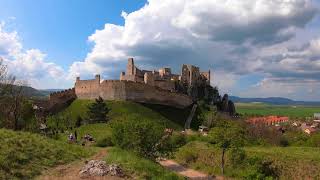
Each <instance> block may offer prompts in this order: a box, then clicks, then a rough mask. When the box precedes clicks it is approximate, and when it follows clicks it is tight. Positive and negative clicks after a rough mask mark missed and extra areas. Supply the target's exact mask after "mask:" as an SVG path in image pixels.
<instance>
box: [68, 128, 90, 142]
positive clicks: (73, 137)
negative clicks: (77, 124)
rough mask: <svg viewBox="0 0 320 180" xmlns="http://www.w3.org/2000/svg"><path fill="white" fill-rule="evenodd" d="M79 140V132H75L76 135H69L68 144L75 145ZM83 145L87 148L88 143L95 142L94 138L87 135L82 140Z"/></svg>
mask: <svg viewBox="0 0 320 180" xmlns="http://www.w3.org/2000/svg"><path fill="white" fill-rule="evenodd" d="M77 140H78V135H77V131H74V134H72V133H71V134H69V136H68V142H69V143H75V142H77ZM81 140H82V143H81V144H82V145H83V146H85V144H86V142H94V139H93V137H92V136H91V135H90V134H85V135H84V136H83V137H82V138H81Z"/></svg>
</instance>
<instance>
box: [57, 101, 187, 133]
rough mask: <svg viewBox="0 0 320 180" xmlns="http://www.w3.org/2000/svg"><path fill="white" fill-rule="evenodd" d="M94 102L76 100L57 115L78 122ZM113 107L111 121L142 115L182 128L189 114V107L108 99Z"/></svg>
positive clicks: (109, 104) (175, 127) (169, 125)
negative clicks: (180, 107)
mask: <svg viewBox="0 0 320 180" xmlns="http://www.w3.org/2000/svg"><path fill="white" fill-rule="evenodd" d="M91 103H93V101H91V100H80V99H77V100H75V101H74V102H73V103H72V104H71V105H70V106H69V107H67V108H66V109H65V110H64V111H62V112H60V113H58V114H57V115H55V117H59V116H65V117H68V118H69V119H71V121H72V122H76V119H77V118H78V117H81V118H82V119H86V118H87V112H88V105H89V104H91ZM106 103H107V106H108V107H109V108H110V109H111V111H110V112H109V114H108V116H109V119H110V120H111V121H114V120H119V119H123V118H130V117H132V116H140V117H143V118H146V119H150V120H153V121H158V122H161V123H163V124H164V125H165V126H166V127H170V128H174V129H181V128H182V127H183V125H184V122H185V120H186V119H187V116H188V114H189V112H190V111H189V109H184V110H183V109H176V108H172V107H166V106H161V105H144V104H139V103H134V102H129V101H106Z"/></svg>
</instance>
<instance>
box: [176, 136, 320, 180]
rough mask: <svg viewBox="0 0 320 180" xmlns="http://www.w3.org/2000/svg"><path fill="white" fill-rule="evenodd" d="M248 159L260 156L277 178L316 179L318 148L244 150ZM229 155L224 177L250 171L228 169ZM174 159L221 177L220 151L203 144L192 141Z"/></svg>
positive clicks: (319, 164)
mask: <svg viewBox="0 0 320 180" xmlns="http://www.w3.org/2000/svg"><path fill="white" fill-rule="evenodd" d="M244 150H245V152H246V154H247V156H248V158H254V157H260V158H263V159H264V160H270V161H272V162H273V166H275V167H277V169H278V171H279V175H280V179H295V178H298V179H319V178H320V173H319V172H320V148H312V147H245V148H244ZM229 157H230V155H229V154H228V153H227V155H226V175H227V176H233V177H235V178H240V177H239V175H240V174H241V173H242V174H243V173H245V172H250V171H251V169H250V167H248V166H245V167H244V168H242V169H241V170H239V169H238V170H237V169H234V168H232V167H230V162H229ZM175 159H176V160H177V161H178V162H179V163H181V164H185V165H187V166H189V167H192V168H194V169H198V170H201V171H204V172H207V173H209V174H216V175H217V174H220V163H221V150H219V149H217V148H215V147H214V146H212V145H209V144H207V143H205V142H195V141H194V142H191V143H188V144H187V145H185V146H183V147H181V148H180V149H179V150H178V151H177V152H176V154H175Z"/></svg>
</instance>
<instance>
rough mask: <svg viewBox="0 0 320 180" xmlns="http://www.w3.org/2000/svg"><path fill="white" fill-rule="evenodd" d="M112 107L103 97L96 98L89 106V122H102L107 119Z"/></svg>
mask: <svg viewBox="0 0 320 180" xmlns="http://www.w3.org/2000/svg"><path fill="white" fill-rule="evenodd" d="M109 111H110V109H109V108H108V107H107V104H106V103H105V102H104V101H103V99H102V98H101V97H99V98H98V99H96V100H95V102H94V103H92V104H90V105H89V106H88V117H89V119H88V120H89V123H90V124H93V123H100V122H106V121H107V114H108V113H109Z"/></svg>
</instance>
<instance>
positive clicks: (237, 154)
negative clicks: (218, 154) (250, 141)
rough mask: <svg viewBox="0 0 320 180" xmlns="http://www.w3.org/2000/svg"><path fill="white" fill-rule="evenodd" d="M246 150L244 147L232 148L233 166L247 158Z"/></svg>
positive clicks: (231, 160)
mask: <svg viewBox="0 0 320 180" xmlns="http://www.w3.org/2000/svg"><path fill="white" fill-rule="evenodd" d="M246 157H247V155H246V152H245V151H244V150H243V149H242V148H232V149H231V150H230V162H231V166H232V167H237V166H239V165H242V164H243V163H244V161H245V159H246Z"/></svg>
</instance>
